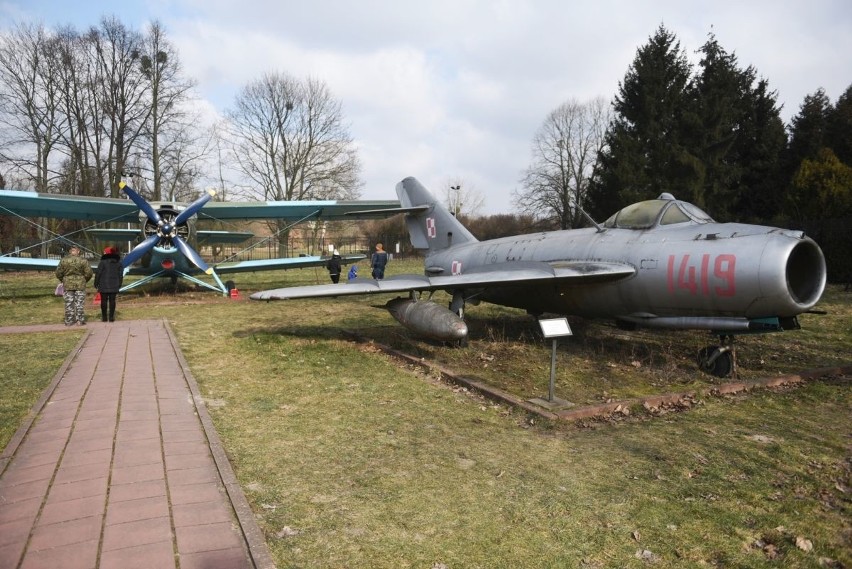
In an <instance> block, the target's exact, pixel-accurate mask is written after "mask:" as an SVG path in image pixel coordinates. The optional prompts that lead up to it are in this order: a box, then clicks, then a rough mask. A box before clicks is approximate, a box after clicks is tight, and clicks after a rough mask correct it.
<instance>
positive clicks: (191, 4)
mask: <svg viewBox="0 0 852 569" xmlns="http://www.w3.org/2000/svg"><path fill="white" fill-rule="evenodd" d="M99 1H101V0H95V1H94V2H86V3H83V4H80V5H74V6H72V5H71V4H67V3H64V2H60V1H59V0H29V1H28V2H26V3H24V2H9V1H8V0H7V1H6V3H4V4H2V5H0V14H10V13H17V14H27V15H29V16H30V17H33V18H41V19H43V20H44V21H45V22H47V23H48V24H50V22H55V23H69V22H70V23H77V24H76V25H78V26H79V25H81V24H79V23H78V22H86V24H85V25H86V26H88V25H92V24H96V23H97V21H98V20H99V18H100V17H101V16H102V15H104V14H109V13H116V12H118V16H119V17H120V18H121V19H125V17H130V18H132V20H126V21H128V22H129V23H131V24H132V23H135V22H145V21H150V20H151V19H154V18H157V19H159V20H160V21H161V22H162V23H163V24H164V25H165V27H166V30H167V33H168V35H169V38H170V39H171V40H172V41H173V42H174V43H175V44H176V46H177V47H178V50H179V53H180V56H181V60H182V62H183V66H184V69H185V71H186V73H187V74H188V75H189V76H190V77H193V78H195V79H196V80H197V81H198V90H199V93H200V95H201V96H202V97H204V98H205V99H206V100H207V101H208V103H209V107H208V113H207V114H208V115H209V114H210V110H211V109H215V110H216V111H218V112H223V111H224V109H226V108H228V107H229V106H230V105H231V104H232V103H233V101H234V97H235V96H236V94H237V93H238V92H239V90H240V89H241V88H242V87H243V86H244V85H246V84H247V83H249V82H250V81H253V80H255V79H258V78H259V77H260V76H261V75H262V74H263V73H266V72H270V71H285V72H287V73H290V74H292V75H294V76H296V77H307V76H312V77H316V78H318V79H321V80H323V81H324V82H325V83H326V84H327V85H328V86H329V88H330V89H331V92H332V94H333V96H334V97H335V98H336V99H338V100H340V101H341V103H342V105H343V109H344V113H345V117H346V120H347V121H348V122H349V124H350V129H351V133H352V135H353V137H354V138H355V140H356V144H357V145H358V148H359V150H360V155H361V160H362V162H363V166H364V170H363V176H364V181H365V187H364V193H363V196H362V197H364V198H368V199H388V198H393V197H394V192H393V188H394V185H395V184H396V182H397V181H399V180H401V179H402V178H403V177H405V176H409V175H414V176H417V177H418V178H420V179H421V181H422V182H423V183H424V184H426V185H427V186H428V187H431V188H432V189H433V190H434V191H435V193H436V194H437V195H441V194H443V190H442V188H441V187H440V186H441V185H442V184H445V183H446V180H448V179H450V178H452V179H456V180H460V181H462V183H469V184H471V185H475V186H476V187H477V189H478V190H479V191H481V192H482V193H484V194H485V195H486V204H485V207H484V208H483V212H484V213H502V212H508V211H512V210H513V207H512V203H511V192H512V190H514V189H516V188H517V186H518V180H519V179H520V177H521V175H522V172H523V170H524V169H525V168H526V167H527V166H528V164H529V162H530V145H531V142H532V138H533V136H534V134H535V132H536V130H537V129H538V128H539V126H540V125H541V124H542V121H544V119H545V118H546V116H547V114H548V113H550V112H551V111H552V110H553V109H555V108H556V107H558V106H559V105H560V104H561V103H563V102H564V101H566V100H568V99H572V98H573V99H577V100H578V101H581V102H582V101H588V100H590V99H592V98H595V97H598V96H603V97H604V98H606V99H611V98H612V96H613V95H614V94H615V92H616V90H617V88H618V83H619V82H620V81H621V80H622V79H623V78H624V74H625V73H626V71H627V69H628V67H629V65H630V64H631V63H632V61H633V59H634V57H635V55H636V50H637V49H638V48H639V47H640V46H642V45H644V44H645V43H647V41H648V39H649V38H650V37H651V36H652V35H653V34H654V33H655V31H656V29H657V27H658V26H660V25H661V24H662V25H665V26H666V28H667V29H669V30H670V31H672V32H673V33H674V34H675V35H676V36H677V37H678V39H679V40H680V43H681V47H682V48H683V49H684V50H685V51H686V53H687V55H688V57H689V59H690V60H691V61H692V62H694V63H696V64H697V62H698V60H699V54H698V53H697V50H698V49H699V48H700V47H701V45H702V44H703V43H704V42H705V41H706V40H707V37H708V34H709V33H710V32H711V31H712V32H713V33H714V34H715V35H716V38H717V39H718V41H719V43H720V44H721V45H722V47H723V48H724V49H726V50H727V51H729V52H735V53H736V55H737V57H738V59H739V62H740V65H741V66H743V67H745V66H747V65H753V66H754V67H755V68H756V70H757V73H758V75H759V76H760V77H764V78H766V79H768V81H769V85H770V88H772V89H775V90H777V91H778V94H779V102H780V103H782V104H784V110H783V112H782V118H783V119H784V120H785V121H788V122H789V119H790V117H791V116H793V115H795V114H796V112H798V109H799V105H800V104H801V102H802V99H803V98H804V96H805V95H807V94H809V93H813V92H814V91H816V89H817V88H819V87H824V88H825V89H826V92H827V94H828V95H829V97H830V98H831V99H832V101H834V100H836V98H837V97H838V96H839V95H840V94H841V93H842V92H843V91H844V90H845V89H846V88H847V87H848V85H849V83H850V79H852V77H850V71H852V33H850V30H852V4H850V3H849V2H848V1H847V0H812V1H811V2H808V3H799V2H789V3H788V2H783V3H778V2H775V1H770V0H755V1H753V2H748V3H743V2H739V1H734V0H715V1H712V2H711V1H709V0H699V1H698V2H690V3H684V2H682V1H680V0H654V1H650V2H641V3H640V2H633V1H629V0H623V1H619V0H600V1H599V2H595V3H586V2H564V1H561V0H536V1H535V2H529V1H526V0H489V1H486V0H430V1H428V2H422V1H414V0H396V1H391V0H362V1H360V2H351V1H348V0H317V1H315V2H298V1H295V0H283V1H282V0H277V1H272V0H241V1H240V2H233V1H232V0H149V1H148V2H143V1H142V0H127V1H125V2H124V3H123V4H122V7H121V9H120V10H117V9H116V8H114V7H113V5H112V4H107V3H106V1H105V0H103V1H102V3H101V4H98V2H99ZM126 15H130V16H126ZM62 18H66V19H62ZM140 26H141V24H140ZM468 181H469V182H468Z"/></svg>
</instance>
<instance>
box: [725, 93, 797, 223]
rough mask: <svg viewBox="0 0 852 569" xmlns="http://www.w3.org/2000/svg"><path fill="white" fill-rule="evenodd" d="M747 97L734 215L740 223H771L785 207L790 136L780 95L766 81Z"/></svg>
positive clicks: (737, 152)
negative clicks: (786, 154)
mask: <svg viewBox="0 0 852 569" xmlns="http://www.w3.org/2000/svg"><path fill="white" fill-rule="evenodd" d="M747 96H748V99H749V101H748V105H747V107H746V112H745V113H744V115H743V117H742V121H741V123H740V127H739V135H738V137H737V144H736V152H735V155H736V158H735V159H736V160H737V161H738V162H739V163H740V164H742V175H741V177H740V179H739V186H738V188H737V192H736V195H735V197H734V203H735V207H734V208H733V209H732V211H734V212H736V216H737V219H738V220H739V221H748V222H752V223H755V222H763V223H768V222H770V221H771V220H772V219H773V218H774V217H775V216H776V215H777V214H778V213H779V212H780V211H781V208H782V205H783V204H782V196H783V192H782V191H781V190H782V189H783V188H784V179H783V177H782V173H783V172H782V168H781V166H782V162H781V157H782V155H783V153H784V149H785V148H786V146H787V132H786V131H785V129H784V121H782V120H781V115H780V111H781V110H780V108H779V107H778V104H777V101H778V95H777V93H776V92H775V91H770V90H769V85H768V83H767V81H766V80H765V79H761V80H760V81H758V83H757V86H756V87H755V88H753V89H749V91H748V94H747Z"/></svg>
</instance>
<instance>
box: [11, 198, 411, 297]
mask: <svg viewBox="0 0 852 569" xmlns="http://www.w3.org/2000/svg"><path fill="white" fill-rule="evenodd" d="M120 187H121V189H122V191H123V192H124V193H125V195H126V196H127V197H128V198H129V199H120V198H98V197H88V196H74V195H63V194H45V193H38V192H30V191H17V190H0V215H12V216H16V217H19V218H28V219H32V218H42V217H45V218H58V219H73V220H81V221H90V222H93V226H92V227H89V228H86V229H85V230H84V231H85V232H86V233H87V234H88V235H90V236H92V237H94V238H95V239H97V240H100V241H103V242H108V243H116V242H122V241H128V240H139V243H138V244H137V245H136V246H135V247H134V248H133V249H132V250H131V251H130V252H128V253H127V255H125V256H124V257H123V258H122V261H121V262H122V265H123V266H124V272H125V275H128V274H129V275H140V276H142V278H140V279H138V280H135V281H133V282H130V283H129V284H127V285H125V286H124V287H123V288H122V291H125V290H128V289H131V288H135V287H138V286H142V285H144V284H146V283H148V282H150V281H152V280H153V279H156V278H160V277H169V278H171V279H172V281H173V282H174V281H176V280H177V279H178V278H183V279H186V280H188V281H190V282H193V283H195V284H197V285H199V286H202V287H205V288H208V289H211V290H214V291H217V292H221V293H223V294H228V293H229V292H230V286H228V285H226V284H225V283H223V282H222V280H221V279H220V277H219V276H220V275H226V274H230V273H240V272H249V271H268V270H276V269H295V268H304V267H315V266H321V265H324V264H325V263H326V261H327V258H326V257H322V256H315V255H312V256H302V257H290V258H273V259H255V260H245V261H234V262H223V263H219V264H216V265H215V266H210V265H209V264H208V263H206V262H205V261H204V259H202V258H201V256H200V255H199V254H198V252H197V251H196V248H195V247H198V246H204V245H213V244H226V243H240V242H243V241H245V240H248V239H250V238H251V237H253V234H252V233H250V232H235V231H218V230H202V229H196V227H195V226H196V222H198V221H228V222H233V221H249V220H264V219H266V220H268V219H279V220H284V221H290V222H292V223H293V224H294V225H295V224H296V223H300V222H307V221H336V220H343V219H347V220H352V219H369V218H382V217H390V216H392V215H394V214H396V213H397V212H396V211H393V210H395V209H396V208H399V202H398V201H381V200H349V201H342V200H325V201H316V200H314V201H265V202H215V201H213V202H211V201H210V200H211V199H212V197H213V196H214V195H215V192H213V191H208V192H206V193H204V194H203V195H202V196H201V197H200V198H198V199H197V200H195V201H194V202H192V203H190V204H185V203H179V202H148V201H147V200H145V198H143V197H142V196H141V195H139V193H138V192H136V191H135V190H133V189H132V188H131V187H130V186H128V185H126V184H125V183H124V182H122V183H121V184H120ZM118 223H121V224H127V226H128V228H127V229H121V228H108V227H103V226H104V225H106V224H118ZM131 224H133V225H134V227H130V225H131ZM54 240H61V241H62V242H63V243H66V244H68V243H75V241H74V239H73V235H54V236H53V237H52V238H51V241H54ZM193 245H195V247H194V246H193ZM364 258H365V256H364V255H343V256H342V263H344V264H346V263H352V262H357V261H359V260H361V259H364ZM58 264H59V259H51V258H37V257H26V256H23V255H21V254H20V252H16V253H9V252H7V253H5V254H2V255H0V269H18V270H37V271H53V270H55V269H56V267H57V265H58ZM201 275H208V276H209V277H211V278H212V279H213V280H214V281H215V285H213V284H210V283H208V282H205V281H203V280H201V279H200V278H198V276H201Z"/></svg>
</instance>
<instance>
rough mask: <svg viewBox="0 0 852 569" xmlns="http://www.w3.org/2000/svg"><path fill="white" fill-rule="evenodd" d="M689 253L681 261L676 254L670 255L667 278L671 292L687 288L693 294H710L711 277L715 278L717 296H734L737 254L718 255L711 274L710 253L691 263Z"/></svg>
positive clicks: (714, 288)
mask: <svg viewBox="0 0 852 569" xmlns="http://www.w3.org/2000/svg"><path fill="white" fill-rule="evenodd" d="M689 257H690V256H689V255H684V256H682V257H681V259H680V263H677V262H676V259H675V256H674V255H669V265H668V271H667V274H666V276H667V278H668V284H669V292H670V293H672V294H674V292H675V289H676V288H677V289H686V290H688V291H689V292H690V293H691V294H699V292H700V293H701V294H702V295H705V296H709V295H710V284H711V283H710V279H711V276H712V279H713V292H715V293H716V295H717V296H734V294H736V282H735V278H734V268H735V267H736V264H737V257H736V255H717V256H716V258H715V259H714V260H713V269H712V271H713V273H712V275H711V274H710V261H711V258H710V255H707V254H704V255H701V260H700V261H699V262H693V263H690V261H689Z"/></svg>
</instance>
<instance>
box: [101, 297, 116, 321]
mask: <svg viewBox="0 0 852 569" xmlns="http://www.w3.org/2000/svg"><path fill="white" fill-rule="evenodd" d="M117 294H118V293H117V292H102V293H101V320H103V321H104V322H106V321H107V310H109V321H110V322H113V321H115V296H116V295H117Z"/></svg>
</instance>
